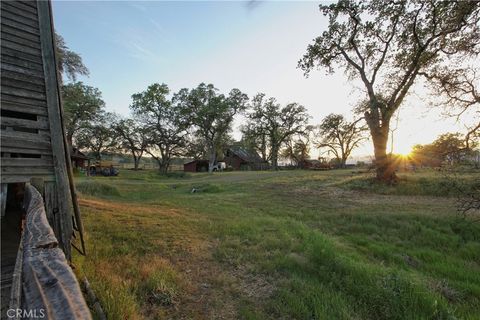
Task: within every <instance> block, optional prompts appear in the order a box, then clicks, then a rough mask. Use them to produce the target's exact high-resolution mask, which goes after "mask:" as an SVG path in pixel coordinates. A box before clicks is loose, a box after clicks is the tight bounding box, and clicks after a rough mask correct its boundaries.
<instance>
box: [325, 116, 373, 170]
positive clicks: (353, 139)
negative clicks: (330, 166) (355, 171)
mask: <svg viewBox="0 0 480 320" xmlns="http://www.w3.org/2000/svg"><path fill="white" fill-rule="evenodd" d="M361 121H363V119H361V118H360V119H357V120H355V121H352V122H349V121H347V119H345V117H344V116H343V115H341V114H333V113H332V114H330V115H328V116H326V117H325V118H324V119H323V120H322V123H321V124H320V125H319V126H318V138H319V141H318V142H317V147H319V148H321V149H322V148H326V149H327V150H328V152H329V153H332V154H333V155H334V156H335V158H336V159H337V161H338V163H339V164H340V166H341V167H342V168H344V167H345V165H346V162H347V159H348V157H349V156H350V154H351V153H352V151H353V149H355V148H356V147H358V146H359V144H360V143H361V142H362V141H363V140H365V138H366V137H365V130H366V129H367V128H366V127H365V126H364V125H362V124H361Z"/></svg>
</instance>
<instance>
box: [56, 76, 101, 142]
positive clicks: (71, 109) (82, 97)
mask: <svg viewBox="0 0 480 320" xmlns="http://www.w3.org/2000/svg"><path fill="white" fill-rule="evenodd" d="M62 96H63V107H64V110H65V114H64V117H65V129H66V133H67V141H68V142H69V143H70V145H72V143H73V140H74V138H75V135H76V134H77V133H78V131H79V130H80V129H81V128H82V127H83V126H85V125H87V124H88V123H89V122H91V121H94V120H96V119H97V118H98V117H99V116H100V115H101V113H102V112H103V110H104V108H105V102H104V101H103V100H102V93H101V92H100V90H98V89H97V88H94V87H91V86H87V85H85V84H83V83H82V82H75V83H68V84H66V85H64V86H63V87H62Z"/></svg>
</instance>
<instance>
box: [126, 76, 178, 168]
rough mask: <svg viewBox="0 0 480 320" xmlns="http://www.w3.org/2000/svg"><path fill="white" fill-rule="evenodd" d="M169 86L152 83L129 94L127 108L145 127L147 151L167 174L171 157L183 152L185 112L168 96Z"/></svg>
mask: <svg viewBox="0 0 480 320" xmlns="http://www.w3.org/2000/svg"><path fill="white" fill-rule="evenodd" d="M169 94H170V89H169V88H168V86H167V85H166V84H164V83H162V84H158V83H154V84H152V85H150V86H149V87H148V88H147V89H146V90H145V91H143V92H140V93H136V94H134V95H132V100H133V101H132V104H131V105H130V109H131V110H132V112H133V114H134V116H135V117H136V118H138V119H139V121H140V122H142V123H143V125H144V127H145V128H146V130H147V141H148V146H149V147H148V148H146V149H145V151H146V152H147V153H148V154H150V155H151V156H152V157H153V158H154V159H155V160H156V161H157V162H158V165H159V169H160V171H161V172H163V173H166V172H167V171H168V168H169V166H170V163H171V160H172V158H173V157H175V156H179V155H181V154H182V152H183V148H184V147H185V145H186V135H187V131H186V129H187V121H186V118H185V115H184V114H183V113H182V112H181V111H180V109H179V108H178V106H177V105H175V104H173V103H172V100H171V99H170V98H169V97H168V96H169Z"/></svg>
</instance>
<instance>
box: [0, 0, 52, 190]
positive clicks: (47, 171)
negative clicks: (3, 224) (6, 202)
mask: <svg viewBox="0 0 480 320" xmlns="http://www.w3.org/2000/svg"><path fill="white" fill-rule="evenodd" d="M1 18H2V19H1V59H0V60H1V64H0V68H1V85H2V87H1V97H0V99H1V105H2V110H1V112H2V117H1V121H0V124H1V146H2V150H1V151H2V154H1V157H2V159H1V160H2V162H1V163H2V168H1V173H2V178H1V182H2V183H11V182H26V181H30V178H31V177H40V178H44V180H45V181H54V180H55V177H54V176H55V168H54V162H53V158H52V143H51V134H50V123H49V120H50V119H49V117H48V108H47V98H46V87H45V73H44V67H43V52H42V43H41V36H40V25H39V17H38V8H37V2H36V1H22V2H19V1H2V2H1Z"/></svg>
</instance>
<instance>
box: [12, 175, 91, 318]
mask: <svg viewBox="0 0 480 320" xmlns="http://www.w3.org/2000/svg"><path fill="white" fill-rule="evenodd" d="M24 208H25V212H26V218H25V225H24V230H23V234H22V238H21V242H20V247H19V251H18V255H17V261H16V265H15V271H14V275H13V283H12V291H11V300H10V309H14V310H20V312H19V313H18V314H19V315H20V316H18V318H19V319H20V318H22V316H24V315H25V313H29V312H30V314H32V313H35V314H36V315H37V318H38V317H40V318H44V319H61V320H63V319H72V320H75V319H91V315H90V311H89V309H88V307H87V304H86V303H85V299H84V297H83V295H82V292H81V290H80V286H79V284H78V282H77V279H76V277H75V275H74V273H73V271H72V269H71V268H70V266H69V265H68V262H67V259H66V258H65V254H64V253H63V251H62V250H61V249H60V248H59V247H58V241H57V238H56V237H55V234H54V232H53V230H52V228H51V227H50V225H49V223H48V220H47V217H46V214H45V206H44V202H43V198H42V195H41V194H40V193H39V192H38V190H37V189H36V188H35V187H34V186H32V185H30V184H28V183H27V184H26V187H25V196H24Z"/></svg>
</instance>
